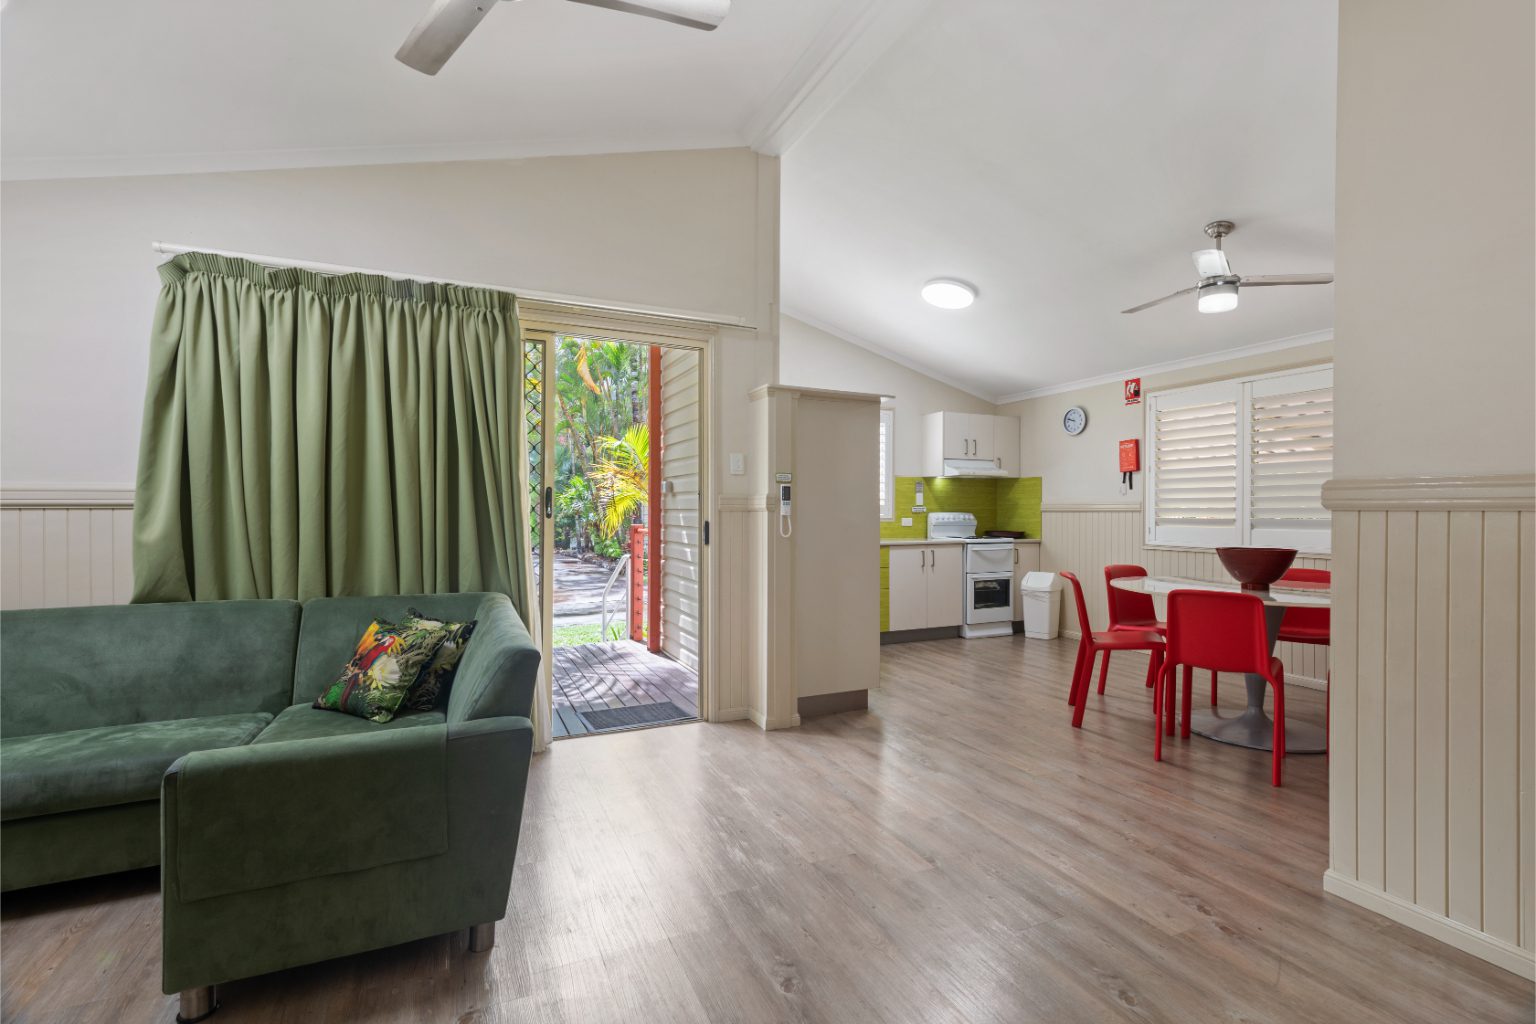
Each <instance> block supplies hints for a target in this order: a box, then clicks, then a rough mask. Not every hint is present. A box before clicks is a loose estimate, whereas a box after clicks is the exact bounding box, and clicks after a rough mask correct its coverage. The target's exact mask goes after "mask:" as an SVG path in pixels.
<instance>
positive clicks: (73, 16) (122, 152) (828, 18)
mask: <svg viewBox="0 0 1536 1024" xmlns="http://www.w3.org/2000/svg"><path fill="white" fill-rule="evenodd" d="M430 2H431V0H242V2H234V0H73V2H69V3H59V2H54V0H9V3H7V4H5V5H4V6H5V12H4V16H3V19H0V91H3V101H0V102H3V106H0V114H3V140H4V170H5V175H6V176H7V177H12V178H15V177H52V176H60V175H79V174H123V173H128V174H137V173H159V172H168V173H170V172H180V171H198V170H233V169H252V168H261V167H281V166H313V165H316V164H349V163H376V162H391V161H408V160H431V159H448V160H456V159H474V158H494V157H508V156H528V155H545V154H570V153H594V152H621V151H628V150H650V149H682V148H710V147H718V146H740V145H745V144H747V143H749V142H750V141H752V139H753V137H754V135H755V134H756V133H757V132H759V131H760V130H761V124H762V122H763V121H764V120H765V119H767V118H769V117H771V116H773V115H774V114H776V113H777V112H778V110H779V109H780V108H782V107H783V105H784V104H785V103H786V101H787V98H788V97H789V96H790V95H792V94H793V93H794V91H795V89H796V88H797V87H798V86H799V85H801V84H803V81H802V80H803V78H804V76H805V75H806V74H808V73H810V71H811V70H812V69H813V67H814V65H815V64H816V62H817V60H818V59H819V57H820V56H821V50H822V49H823V48H824V47H825V46H826V45H828V43H829V42H830V41H833V40H835V39H837V38H839V36H840V34H841V33H842V32H844V31H845V30H846V28H847V26H846V25H845V24H844V21H846V19H847V18H848V17H849V13H850V11H851V10H852V11H857V9H858V8H861V7H862V6H863V3H864V0H735V3H734V4H733V5H732V10H731V12H730V16H729V17H728V18H726V20H725V23H724V24H723V25H721V26H720V27H719V28H718V29H716V30H715V31H713V32H699V31H695V30H692V29H687V28H681V27H679V26H676V25H670V24H667V23H664V22H661V21H655V20H652V19H649V18H640V17H635V16H634V15H631V14H623V13H618V12H614V11H610V10H604V9H601V8H597V7H591V6H587V5H585V4H579V3H567V2H565V0H519V2H515V3H507V2H504V3H499V4H497V5H496V6H495V7H494V8H493V9H492V10H491V11H489V12H488V13H487V14H486V17H485V20H484V21H482V22H481V23H480V25H479V27H478V28H477V29H476V30H475V31H474V33H473V34H472V35H471V36H470V37H469V39H468V40H466V41H465V43H464V45H463V46H462V47H461V48H460V50H459V52H458V53H457V54H455V55H454V57H453V59H452V60H451V61H449V63H448V65H447V67H445V68H444V69H443V70H442V71H441V72H440V73H439V74H438V75H437V76H436V77H431V78H429V77H427V76H424V75H421V74H419V73H418V72H416V71H412V70H411V69H409V68H407V67H405V66H404V65H402V64H399V63H398V62H396V61H395V59H394V53H395V50H396V49H397V48H398V47H399V46H400V43H401V42H402V41H403V40H404V39H405V36H406V33H407V32H409V31H410V29H411V27H412V26H413V25H414V24H415V23H416V21H417V20H418V19H419V18H420V17H421V15H422V14H423V12H425V11H426V9H427V8H428V6H429V4H430Z"/></svg>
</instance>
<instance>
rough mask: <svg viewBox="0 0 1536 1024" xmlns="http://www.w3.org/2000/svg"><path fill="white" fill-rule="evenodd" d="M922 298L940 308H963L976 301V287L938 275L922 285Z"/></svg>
mask: <svg viewBox="0 0 1536 1024" xmlns="http://www.w3.org/2000/svg"><path fill="white" fill-rule="evenodd" d="M923 300H924V301H925V302H927V303H928V305H930V306H938V307H939V308H940V309H964V308H965V307H966V306H969V305H970V304H971V303H973V302H975V301H976V289H975V288H972V287H971V286H970V285H968V284H966V283H965V282H964V281H956V280H954V279H953V278H948V277H938V278H934V279H933V280H932V281H929V282H928V283H927V284H925V285H923Z"/></svg>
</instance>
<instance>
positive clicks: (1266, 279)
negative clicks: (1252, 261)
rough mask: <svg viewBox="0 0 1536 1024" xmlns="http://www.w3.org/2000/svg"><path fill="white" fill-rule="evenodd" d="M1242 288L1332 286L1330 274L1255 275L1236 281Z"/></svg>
mask: <svg viewBox="0 0 1536 1024" xmlns="http://www.w3.org/2000/svg"><path fill="white" fill-rule="evenodd" d="M1238 284H1239V285H1241V286H1242V287H1244V288H1265V287H1268V286H1270V285H1277V284H1333V275H1332V274H1255V275H1254V276H1253V277H1244V278H1241V279H1240V280H1239V281H1238Z"/></svg>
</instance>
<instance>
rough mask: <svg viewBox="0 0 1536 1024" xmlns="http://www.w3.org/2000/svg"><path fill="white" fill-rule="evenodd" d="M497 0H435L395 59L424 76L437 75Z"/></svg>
mask: <svg viewBox="0 0 1536 1024" xmlns="http://www.w3.org/2000/svg"><path fill="white" fill-rule="evenodd" d="M494 3H496V0H432V6H431V7H429V8H427V13H426V14H424V15H423V16H422V19H421V20H420V21H418V22H417V23H416V27H415V28H413V29H411V34H410V35H408V36H406V37H405V42H403V43H401V44H400V49H399V50H398V51H396V53H395V60H397V61H399V62H400V63H402V64H404V65H406V66H407V67H412V68H415V69H416V70H417V71H420V72H421V73H422V74H424V75H435V74H437V73H438V72H439V71H441V70H442V69H443V65H444V64H446V63H448V58H449V57H452V56H453V52H454V51H455V50H457V49H458V48H459V44H460V43H462V42H464V40H465V39H467V38H469V34H470V33H471V32H473V31H474V30H475V26H476V25H478V24H480V19H481V18H483V17H485V12H486V11H489V10H490V9H491V6H492V5H493V4H494Z"/></svg>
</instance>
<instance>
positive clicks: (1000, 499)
mask: <svg viewBox="0 0 1536 1024" xmlns="http://www.w3.org/2000/svg"><path fill="white" fill-rule="evenodd" d="M919 479H922V481H923V503H924V505H925V507H926V509H927V512H970V513H971V514H972V515H974V516H975V517H976V529H977V531H978V532H981V531H985V530H1023V531H1024V532H1025V533H1026V534H1027V535H1028V536H1030V537H1038V536H1040V478H1039V477H1037V476H1030V477H1021V478H1019V479H1010V480H997V479H992V478H980V477H926V478H919V477H915V476H899V477H897V478H896V518H895V519H893V520H891V521H889V522H885V521H882V522H881V523H880V536H881V537H882V538H885V539H888V540H900V539H906V538H922V537H926V536H927V535H928V516H927V512H913V511H912V505H913V502H914V500H915V498H916V493H917V481H918V480H919ZM905 518H910V519H911V520H912V525H911V526H902V525H901V520H902V519H905Z"/></svg>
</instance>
